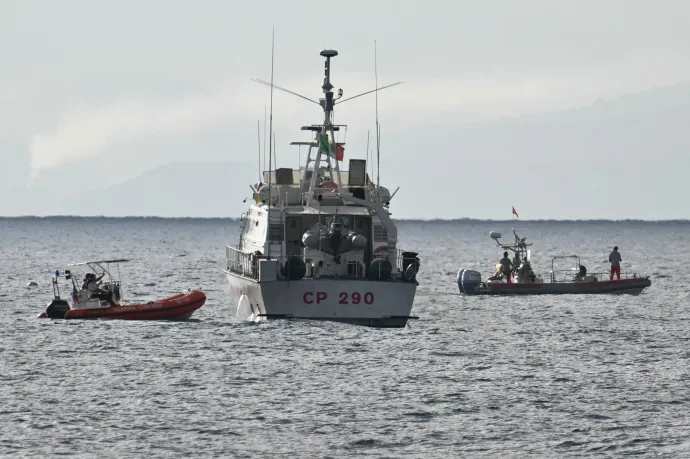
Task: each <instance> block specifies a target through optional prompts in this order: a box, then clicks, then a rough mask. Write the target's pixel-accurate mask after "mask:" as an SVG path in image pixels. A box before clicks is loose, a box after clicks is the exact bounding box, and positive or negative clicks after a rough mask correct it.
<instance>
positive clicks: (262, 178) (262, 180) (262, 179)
mask: <svg viewBox="0 0 690 459" xmlns="http://www.w3.org/2000/svg"><path fill="white" fill-rule="evenodd" d="M266 116H267V115H266V106H265V105H264V167H266V124H267V123H266ZM261 183H264V177H263V174H261Z"/></svg>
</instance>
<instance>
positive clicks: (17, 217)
mask: <svg viewBox="0 0 690 459" xmlns="http://www.w3.org/2000/svg"><path fill="white" fill-rule="evenodd" d="M50 219H54V220H57V219H74V220H77V219H82V220H86V219H91V220H230V221H239V220H240V219H239V218H238V217H161V216H157V215H126V216H107V215H15V216H6V215H0V220H50ZM392 220H394V221H398V222H408V223H453V222H492V223H493V222H496V223H506V222H510V223H517V222H522V223H546V222H563V223H568V222H573V223H575V222H576V223H624V222H633V223H690V218H667V219H641V218H620V219H613V218H565V219H558V218H533V219H494V218H474V217H457V218H393V219H392Z"/></svg>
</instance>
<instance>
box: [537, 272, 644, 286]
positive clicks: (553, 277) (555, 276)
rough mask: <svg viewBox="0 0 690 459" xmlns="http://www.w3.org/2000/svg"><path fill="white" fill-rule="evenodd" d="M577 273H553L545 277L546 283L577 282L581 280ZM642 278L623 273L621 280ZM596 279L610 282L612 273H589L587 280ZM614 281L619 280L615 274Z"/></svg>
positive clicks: (630, 273)
mask: <svg viewBox="0 0 690 459" xmlns="http://www.w3.org/2000/svg"><path fill="white" fill-rule="evenodd" d="M577 273H578V272H577V271H575V270H562V271H552V272H550V273H549V274H548V275H546V276H543V278H544V280H545V281H550V282H552V283H553V282H576V281H578V280H579V278H578V276H577ZM640 277H641V276H640V275H639V274H637V273H633V272H625V271H621V279H638V278H640ZM592 278H594V279H596V280H597V282H604V281H608V280H610V278H611V273H610V272H609V271H606V272H588V273H587V276H586V278H585V280H587V279H592ZM613 279H614V280H617V279H618V276H616V275H615V274H614V276H613Z"/></svg>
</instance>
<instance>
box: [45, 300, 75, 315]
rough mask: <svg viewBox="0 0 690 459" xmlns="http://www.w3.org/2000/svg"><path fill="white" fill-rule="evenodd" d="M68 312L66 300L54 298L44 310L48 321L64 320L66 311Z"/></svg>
mask: <svg viewBox="0 0 690 459" xmlns="http://www.w3.org/2000/svg"><path fill="white" fill-rule="evenodd" d="M69 310H70V307H69V303H68V302H67V300H63V299H62V298H55V299H54V300H53V301H51V302H50V303H48V307H47V308H46V316H48V318H50V319H64V318H65V314H66V313H67V311H69Z"/></svg>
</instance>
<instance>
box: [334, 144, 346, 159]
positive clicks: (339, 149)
mask: <svg viewBox="0 0 690 459" xmlns="http://www.w3.org/2000/svg"><path fill="white" fill-rule="evenodd" d="M343 158H345V147H344V146H343V144H342V143H337V144H335V160H336V161H342V160H343Z"/></svg>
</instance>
